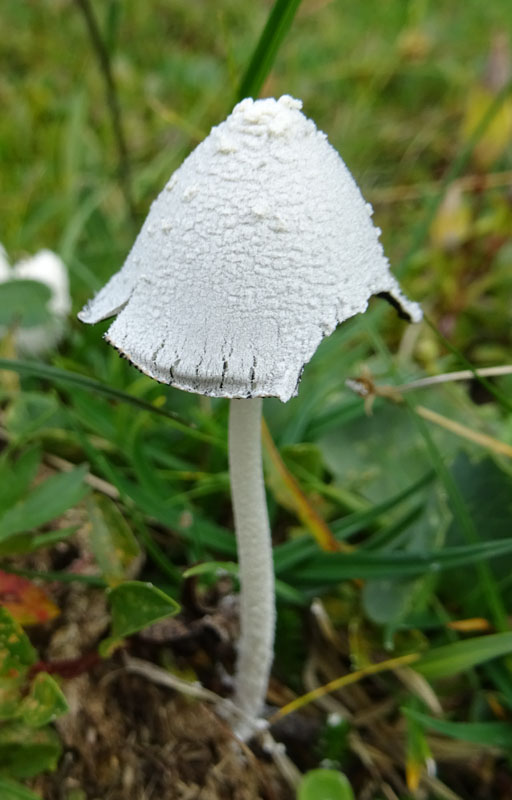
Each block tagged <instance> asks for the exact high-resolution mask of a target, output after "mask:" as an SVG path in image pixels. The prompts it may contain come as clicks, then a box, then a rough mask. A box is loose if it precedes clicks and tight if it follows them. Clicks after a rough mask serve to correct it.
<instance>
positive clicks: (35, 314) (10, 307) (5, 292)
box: [0, 280, 52, 328]
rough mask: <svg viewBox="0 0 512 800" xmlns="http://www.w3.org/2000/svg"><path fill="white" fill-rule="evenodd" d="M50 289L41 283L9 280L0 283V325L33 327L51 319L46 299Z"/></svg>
mask: <svg viewBox="0 0 512 800" xmlns="http://www.w3.org/2000/svg"><path fill="white" fill-rule="evenodd" d="M51 294H52V293H51V291H50V289H49V288H48V286H46V285H45V284H43V283H39V281H30V280H11V281H6V283H2V284H0V325H1V326H3V327H7V328H8V327H11V325H16V326H19V327H21V328H33V327H35V326H36V325H44V324H45V323H47V322H49V321H50V320H51V314H50V311H49V310H48V307H47V305H48V300H49V299H50V297H51Z"/></svg>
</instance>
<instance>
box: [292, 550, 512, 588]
mask: <svg viewBox="0 0 512 800" xmlns="http://www.w3.org/2000/svg"><path fill="white" fill-rule="evenodd" d="M511 551H512V541H511V540H501V539H500V540H497V541H492V542H481V543H478V544H470V545H462V546H457V547H445V548H443V549H441V550H434V551H430V552H419V553H408V552H403V551H399V552H382V551H381V552H378V553H376V552H364V551H359V552H356V553H350V554H346V553H324V552H320V553H317V555H316V556H314V557H311V558H310V559H309V560H308V563H307V564H306V565H305V566H303V567H299V568H295V570H294V572H293V584H294V585H295V586H299V585H300V586H301V587H302V586H308V587H309V586H315V587H327V586H329V585H332V584H335V583H340V582H341V581H343V580H348V579H351V578H405V577H410V576H413V575H424V574H427V573H437V572H440V571H441V570H443V569H452V568H455V567H460V566H463V565H467V564H474V563H479V562H481V561H482V560H485V559H489V558H497V557H498V556H501V555H503V554H505V553H510V552H511ZM284 579H285V580H286V579H287V578H284ZM288 579H289V578H288Z"/></svg>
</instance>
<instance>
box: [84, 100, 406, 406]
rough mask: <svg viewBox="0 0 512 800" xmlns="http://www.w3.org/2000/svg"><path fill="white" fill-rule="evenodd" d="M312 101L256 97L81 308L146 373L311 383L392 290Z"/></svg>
mask: <svg viewBox="0 0 512 800" xmlns="http://www.w3.org/2000/svg"><path fill="white" fill-rule="evenodd" d="M301 107H302V104H301V102H300V101H299V100H294V99H293V98H291V97H289V96H287V95H285V96H283V97H281V98H280V99H279V100H274V99H265V100H256V101H253V100H251V99H246V100H243V101H242V102H241V103H239V104H238V105H237V106H235V108H234V109H233V112H232V113H231V114H230V116H229V117H228V118H227V119H226V120H225V121H224V122H222V123H221V124H220V125H218V126H217V127H215V128H213V129H212V131H211V132H210V134H209V136H208V137H207V138H206V139H205V140H204V141H203V142H202V143H201V144H200V145H199V146H198V147H196V149H195V150H194V151H193V152H192V153H191V154H190V155H189V156H188V158H187V159H186V160H185V161H184V162H183V164H182V165H181V167H180V168H179V169H178V170H177V171H176V172H175V173H174V174H173V175H172V177H171V179H170V180H169V182H168V183H167V185H166V186H165V188H164V189H163V191H162V192H161V193H160V195H159V196H158V197H157V199H156V200H155V201H154V203H153V204H152V206H151V210H150V212H149V214H148V217H147V219H146V221H145V223H144V225H143V227H142V229H141V231H140V233H139V235H138V237H137V239H136V241H135V244H134V245H133V248H132V250H131V252H130V253H129V255H128V258H127V259H126V262H125V264H124V266H123V267H122V269H121V270H120V271H119V272H117V273H116V274H115V275H114V276H113V277H112V278H111V280H110V281H109V282H108V283H107V284H106V286H105V287H104V288H103V289H102V290H101V291H100V292H98V294H97V295H96V296H95V297H94V299H93V300H92V301H91V302H90V303H89V304H88V305H87V306H86V307H85V308H84V309H83V310H82V311H81V313H80V314H79V318H80V319H81V320H82V321H83V322H87V323H94V322H99V321H100V320H102V319H106V318H108V317H111V316H113V315H117V316H116V319H115V321H114V322H113V323H112V325H111V326H110V328H109V329H108V331H107V333H106V334H105V337H106V339H107V341H108V342H110V343H111V344H112V345H113V346H114V347H116V348H117V349H118V350H119V351H120V352H121V353H122V354H123V355H125V356H126V357H127V358H128V359H129V360H130V361H132V362H133V363H134V364H135V366H137V367H138V368H139V369H140V370H141V371H142V372H144V373H146V374H147V375H149V376H151V377H152V378H155V379H156V380H158V381H161V382H163V383H169V384H172V385H174V386H177V387H179V388H180V389H185V390H187V391H191V392H197V393H200V394H205V395H212V396H215V397H231V398H232V397H238V398H243V397H268V396H272V397H279V398H280V399H281V400H283V401H286V400H288V399H289V398H290V397H292V396H293V395H294V394H296V393H297V387H298V383H299V380H300V376H301V373H302V369H303V367H304V365H305V364H306V363H307V362H308V361H309V360H310V358H311V357H312V355H313V354H314V352H315V350H316V349H317V347H318V345H319V343H320V341H321V340H322V338H323V337H324V336H327V335H329V334H330V333H332V331H333V330H334V329H335V327H336V326H337V325H338V324H339V323H341V322H343V321H344V320H346V319H348V318H349V317H352V316H354V314H358V313H360V312H363V311H365V309H366V307H367V305H368V300H369V298H370V297H371V295H374V294H381V293H383V294H384V295H385V296H387V297H388V299H390V301H391V302H392V303H393V304H394V305H395V306H397V308H398V309H399V310H401V312H402V313H403V315H404V316H406V317H407V318H408V319H410V320H412V321H417V320H419V319H420V318H421V310H420V308H419V306H418V305H417V304H416V303H413V302H410V301H409V300H407V299H406V298H405V297H404V296H403V295H402V293H401V291H400V287H399V285H398V283H397V281H396V280H395V278H394V277H393V276H392V275H391V273H390V271H389V264H388V261H387V259H386V257H385V256H384V253H383V250H382V246H381V244H380V242H379V234H380V231H379V230H378V228H376V227H375V226H374V225H373V223H372V221H371V214H372V209H371V206H370V205H369V204H368V203H366V202H365V201H364V199H363V197H362V195H361V193H360V191H359V189H358V188H357V185H356V183H355V181H354V179H353V178H352V176H351V174H350V172H349V171H348V169H347V167H346V166H345V164H344V162H343V161H342V159H341V158H340V156H339V155H338V153H337V152H336V150H334V148H333V147H332V146H331V145H330V144H329V142H328V141H327V137H326V135H325V134H324V133H322V132H321V131H319V130H318V129H317V128H316V126H315V124H314V122H312V121H311V120H309V119H307V118H306V117H305V116H304V115H303V114H302V113H301V111H300V109H301Z"/></svg>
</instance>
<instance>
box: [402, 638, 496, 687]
mask: <svg viewBox="0 0 512 800" xmlns="http://www.w3.org/2000/svg"><path fill="white" fill-rule="evenodd" d="M511 652H512V633H510V632H509V633H494V634H492V635H491V636H477V637H475V638H473V639H466V640H465V641H463V642H453V643H452V644H447V645H445V646H444V647H436V648H434V649H433V650H430V651H429V652H428V653H425V655H424V656H422V658H421V659H420V661H417V662H415V663H414V664H413V665H412V667H413V669H415V670H416V671H417V672H420V673H421V674H422V675H423V676H424V677H425V678H428V679H429V680H432V679H435V678H444V677H446V676H447V675H454V674H455V673H457V672H463V671H464V670H468V669H471V667H476V666H478V664H483V663H484V662H485V661H490V660H491V659H492V658H498V657H499V656H504V655H507V654H508V653H511Z"/></svg>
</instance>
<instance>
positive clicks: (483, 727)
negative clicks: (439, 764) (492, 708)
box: [402, 708, 512, 750]
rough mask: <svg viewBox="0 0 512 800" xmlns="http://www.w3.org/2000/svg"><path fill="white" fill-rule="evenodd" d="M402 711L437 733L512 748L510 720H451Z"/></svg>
mask: <svg viewBox="0 0 512 800" xmlns="http://www.w3.org/2000/svg"><path fill="white" fill-rule="evenodd" d="M402 712H403V713H404V714H405V715H406V716H407V717H410V718H411V719H413V720H415V721H416V722H418V723H420V724H421V725H423V727H425V728H429V729H430V730H432V731H436V733H441V734H443V735H444V736H450V737H451V738H452V739H459V740H460V741H462V742H474V743H475V744H481V745H485V746H486V747H500V748H502V749H504V750H511V749H512V723H510V722H449V721H448V720H444V719H436V718H435V717H429V716H428V714H422V713H421V712H420V711H416V710H413V709H410V708H403V709H402Z"/></svg>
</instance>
